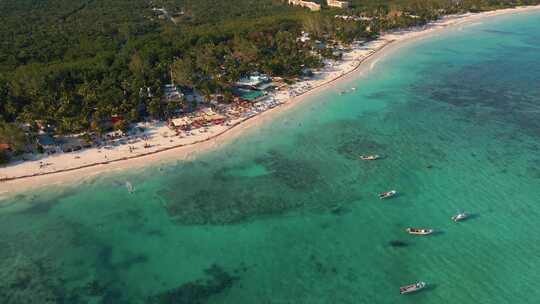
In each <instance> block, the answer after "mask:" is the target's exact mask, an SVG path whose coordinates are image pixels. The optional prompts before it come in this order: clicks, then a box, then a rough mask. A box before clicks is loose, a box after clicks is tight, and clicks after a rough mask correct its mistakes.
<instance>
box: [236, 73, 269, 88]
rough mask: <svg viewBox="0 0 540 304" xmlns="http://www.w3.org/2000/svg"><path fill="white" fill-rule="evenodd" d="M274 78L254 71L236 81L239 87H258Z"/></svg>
mask: <svg viewBox="0 0 540 304" xmlns="http://www.w3.org/2000/svg"><path fill="white" fill-rule="evenodd" d="M271 80H272V79H271V78H270V77H269V76H268V75H265V74H260V73H253V74H251V75H249V76H247V77H242V78H240V80H238V81H237V82H236V84H235V85H236V86H237V87H241V88H246V89H256V88H257V87H258V86H260V85H262V84H265V83H268V82H270V81H271Z"/></svg>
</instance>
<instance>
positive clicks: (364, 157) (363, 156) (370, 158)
mask: <svg viewBox="0 0 540 304" xmlns="http://www.w3.org/2000/svg"><path fill="white" fill-rule="evenodd" d="M379 158H381V157H380V156H379V155H376V154H375V155H360V159H361V160H377V159H379Z"/></svg>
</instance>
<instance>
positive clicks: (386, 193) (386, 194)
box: [379, 190, 397, 199]
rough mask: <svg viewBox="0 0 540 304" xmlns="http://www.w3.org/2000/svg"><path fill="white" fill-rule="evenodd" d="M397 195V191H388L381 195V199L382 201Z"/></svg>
mask: <svg viewBox="0 0 540 304" xmlns="http://www.w3.org/2000/svg"><path fill="white" fill-rule="evenodd" d="M396 194H397V191H396V190H390V191H387V192H383V193H379V198H380V199H386V198H391V197H394V196H396Z"/></svg>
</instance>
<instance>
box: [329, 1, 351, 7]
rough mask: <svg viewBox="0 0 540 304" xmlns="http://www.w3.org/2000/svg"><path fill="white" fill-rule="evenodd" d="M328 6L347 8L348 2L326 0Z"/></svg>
mask: <svg viewBox="0 0 540 304" xmlns="http://www.w3.org/2000/svg"><path fill="white" fill-rule="evenodd" d="M327 4H328V6H331V7H337V8H348V7H349V2H347V1H338V0H327Z"/></svg>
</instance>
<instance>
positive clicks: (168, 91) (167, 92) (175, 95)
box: [163, 84, 184, 101]
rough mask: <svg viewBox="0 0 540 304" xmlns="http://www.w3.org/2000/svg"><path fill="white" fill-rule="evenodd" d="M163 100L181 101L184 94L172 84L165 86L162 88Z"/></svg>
mask: <svg viewBox="0 0 540 304" xmlns="http://www.w3.org/2000/svg"><path fill="white" fill-rule="evenodd" d="M163 98H164V99H165V101H181V100H182V99H183V98H184V94H183V93H182V92H180V91H179V90H178V88H177V87H176V86H175V85H174V84H166V85H165V86H164V87H163Z"/></svg>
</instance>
